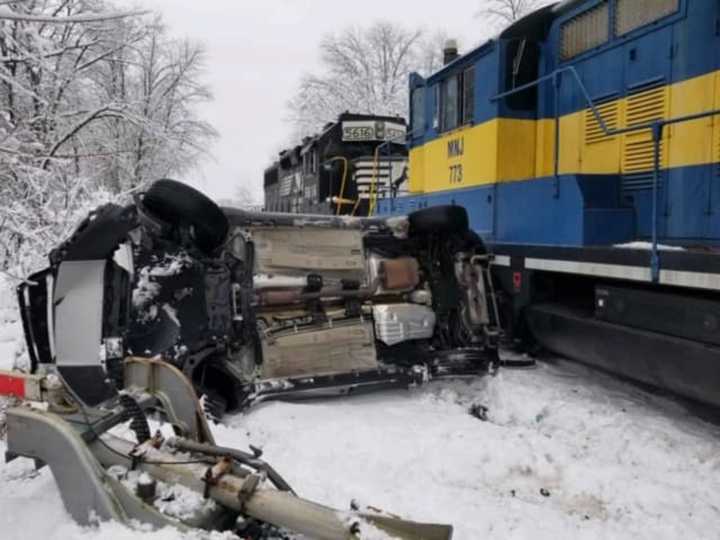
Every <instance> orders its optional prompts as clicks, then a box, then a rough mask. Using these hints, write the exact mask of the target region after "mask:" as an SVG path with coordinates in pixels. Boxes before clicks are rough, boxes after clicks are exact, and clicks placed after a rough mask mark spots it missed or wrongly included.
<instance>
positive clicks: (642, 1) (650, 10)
mask: <svg viewBox="0 0 720 540" xmlns="http://www.w3.org/2000/svg"><path fill="white" fill-rule="evenodd" d="M679 8H680V0H617V3H616V4H615V34H616V35H618V36H624V35H625V34H627V33H629V32H632V31H633V30H635V29H637V28H641V27H643V26H645V25H647V24H650V23H652V22H655V21H659V20H660V19H662V18H663V17H667V16H668V15H672V14H673V13H677V10H678V9H679Z"/></svg>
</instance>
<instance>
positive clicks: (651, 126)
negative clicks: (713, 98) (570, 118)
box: [490, 66, 720, 283]
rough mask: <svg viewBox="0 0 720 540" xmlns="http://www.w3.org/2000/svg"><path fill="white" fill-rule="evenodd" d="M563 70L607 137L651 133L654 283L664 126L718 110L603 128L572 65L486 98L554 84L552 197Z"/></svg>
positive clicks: (557, 165) (557, 175) (654, 277)
mask: <svg viewBox="0 0 720 540" xmlns="http://www.w3.org/2000/svg"><path fill="white" fill-rule="evenodd" d="M566 71H569V72H570V73H572V75H573V77H574V79H575V81H576V82H577V84H578V86H579V87H580V91H581V92H582V94H583V97H584V98H585V101H586V102H587V104H588V106H589V107H590V109H591V111H592V113H593V116H594V117H595V120H597V123H598V124H599V125H600V128H601V129H602V131H603V133H604V134H605V136H607V137H614V136H616V135H624V134H626V133H634V132H638V131H651V133H652V137H653V206H652V208H653V210H652V211H653V215H652V254H651V259H650V265H651V267H650V270H651V276H652V280H653V282H655V283H657V282H658V281H659V280H660V254H659V252H658V184H659V181H660V143H661V141H662V135H663V130H664V129H665V127H666V126H670V125H674V124H681V123H684V122H690V121H692V120H700V119H702V118H709V117H711V116H718V115H720V109H714V110H711V111H704V112H701V113H695V114H689V115H686V116H678V117H676V118H669V119H662V120H654V121H652V122H646V123H644V124H638V125H635V126H628V127H624V128H619V129H609V128H608V127H607V124H606V123H605V121H604V120H603V118H602V115H601V114H600V111H599V110H598V108H597V106H596V105H595V102H594V101H593V99H592V97H590V93H589V92H588V90H587V88H586V87H585V85H584V84H583V82H582V79H581V78H580V75H579V74H578V72H577V70H576V69H575V66H565V67H562V68H559V69H556V70H555V71H553V72H552V73H548V74H547V75H543V76H542V77H540V78H538V79H536V80H535V81H532V82H529V83H527V84H523V85H521V86H518V87H517V88H513V89H512V90H508V91H507V92H502V93H500V94H496V95H495V96H493V97H491V98H490V101H498V100H500V99H502V98H504V97H507V96H511V95H514V94H518V93H520V92H524V91H525V90H528V89H530V88H533V87H535V86H539V85H540V84H542V83H543V82H545V81H548V80H551V79H552V80H553V82H554V85H555V107H554V108H555V118H554V120H555V149H554V150H555V156H554V169H555V170H554V173H555V196H556V197H558V196H559V188H560V180H559V179H560V93H559V92H558V88H559V86H560V85H559V82H560V75H561V74H562V73H564V72H566Z"/></svg>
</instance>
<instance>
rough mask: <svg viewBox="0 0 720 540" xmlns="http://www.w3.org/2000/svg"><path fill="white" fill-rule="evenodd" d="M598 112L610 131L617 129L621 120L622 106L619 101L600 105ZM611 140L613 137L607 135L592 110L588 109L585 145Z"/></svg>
mask: <svg viewBox="0 0 720 540" xmlns="http://www.w3.org/2000/svg"><path fill="white" fill-rule="evenodd" d="M597 111H598V113H599V114H600V117H601V118H602V120H603V122H605V126H606V127H607V128H608V129H617V127H618V125H619V120H620V106H619V102H618V101H617V100H613V101H611V102H609V103H605V104H603V105H598V106H597ZM611 139H612V137H608V136H607V135H605V132H604V131H603V128H602V126H601V125H600V122H598V121H597V118H595V115H594V114H593V112H592V109H587V110H586V111H585V144H594V143H598V142H603V141H608V140H611Z"/></svg>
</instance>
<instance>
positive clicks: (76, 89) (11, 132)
mask: <svg viewBox="0 0 720 540" xmlns="http://www.w3.org/2000/svg"><path fill="white" fill-rule="evenodd" d="M139 15H140V14H139V13H138V12H123V11H120V10H118V9H116V8H115V6H113V4H112V2H111V1H107V0H44V1H42V2H35V1H32V2H31V1H28V2H20V1H16V2H12V3H9V4H2V3H0V270H12V269H13V267H16V266H18V265H19V266H20V267H22V268H20V269H18V270H17V271H16V273H18V274H22V273H24V272H25V271H27V270H28V269H29V268H30V267H31V266H33V265H35V264H37V263H38V262H39V257H41V256H42V254H44V253H46V252H47V251H48V250H49V249H51V248H52V247H53V245H54V244H55V242H56V241H57V239H59V238H61V237H62V236H64V235H67V234H68V232H69V229H70V228H72V226H73V225H74V221H75V220H76V219H77V218H79V217H80V216H81V215H82V214H83V213H84V212H85V209H86V207H87V206H88V205H90V204H95V203H98V202H102V201H107V200H110V199H114V198H116V197H119V196H121V194H127V193H129V192H132V191H133V190H135V189H137V188H138V186H142V185H143V184H144V183H146V182H149V181H151V180H153V179H156V178H159V177H165V176H172V175H176V174H179V173H182V172H183V171H185V170H187V169H189V168H192V167H194V166H195V165H196V163H197V160H198V159H200V158H201V157H202V156H203V154H205V153H206V152H207V148H208V147H209V143H210V142H211V140H212V139H213V138H214V137H215V131H214V130H213V128H212V126H210V125H208V124H207V123H206V122H204V121H202V120H201V119H200V118H199V117H198V116H197V112H196V111H197V106H198V105H199V104H201V103H203V102H205V101H207V100H209V99H211V95H210V92H209V90H208V88H207V87H206V86H205V85H204V84H203V82H202V76H203V69H204V61H205V55H204V51H203V48H202V46H200V45H199V44H196V43H193V42H190V41H187V40H177V39H173V38H171V37H170V36H169V35H168V32H167V30H166V29H165V27H164V26H163V25H162V22H161V21H160V20H159V19H157V18H154V17H147V16H139ZM56 23H57V24H56Z"/></svg>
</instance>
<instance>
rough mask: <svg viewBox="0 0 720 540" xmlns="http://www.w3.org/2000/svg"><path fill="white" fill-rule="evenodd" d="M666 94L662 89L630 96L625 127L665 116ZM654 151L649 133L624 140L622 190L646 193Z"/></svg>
mask: <svg viewBox="0 0 720 540" xmlns="http://www.w3.org/2000/svg"><path fill="white" fill-rule="evenodd" d="M667 95H668V90H667V88H666V87H664V86H660V87H658V88H652V89H650V90H645V91H642V92H638V93H635V94H633V95H630V96H629V97H628V99H627V111H626V118H625V120H626V126H627V127H633V126H641V125H645V124H650V123H652V122H654V121H656V120H662V119H663V118H665V117H666V115H667V103H668V99H667ZM664 150H665V143H664V141H662V142H661V144H660V163H661V164H662V163H663V156H664ZM654 167H655V151H654V147H653V139H652V134H651V132H650V130H644V131H638V132H636V133H630V134H628V135H626V136H625V144H624V145H623V171H624V175H623V189H624V190H625V191H637V190H642V189H650V188H652V184H653V172H654Z"/></svg>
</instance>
